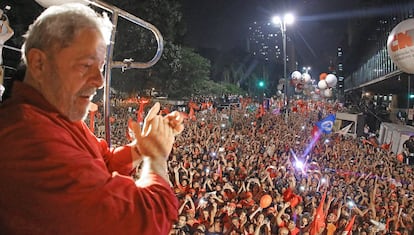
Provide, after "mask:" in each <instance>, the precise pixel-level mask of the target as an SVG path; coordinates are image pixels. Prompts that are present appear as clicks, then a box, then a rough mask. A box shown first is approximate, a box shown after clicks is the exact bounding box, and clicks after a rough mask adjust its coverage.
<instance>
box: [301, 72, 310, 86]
mask: <svg viewBox="0 0 414 235" xmlns="http://www.w3.org/2000/svg"><path fill="white" fill-rule="evenodd" d="M311 80H312V78H311V76H310V75H309V73H304V74H302V81H303V82H304V83H305V84H306V83H310V82H311Z"/></svg>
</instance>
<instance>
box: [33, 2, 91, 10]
mask: <svg viewBox="0 0 414 235" xmlns="http://www.w3.org/2000/svg"><path fill="white" fill-rule="evenodd" d="M35 1H36V2H37V3H39V4H40V5H41V6H42V7H44V8H48V7H50V6H56V5H62V4H65V3H75V2H76V3H82V4H84V5H87V4H89V2H88V1H86V0H35Z"/></svg>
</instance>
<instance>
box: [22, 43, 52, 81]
mask: <svg viewBox="0 0 414 235" xmlns="http://www.w3.org/2000/svg"><path fill="white" fill-rule="evenodd" d="M26 60H27V66H28V68H29V71H30V73H31V75H32V77H33V78H34V79H36V80H37V79H41V78H42V77H43V76H42V74H43V72H44V71H45V66H46V60H47V58H46V53H44V52H43V51H42V50H40V49H37V48H32V49H30V50H29V52H28V53H27V56H26Z"/></svg>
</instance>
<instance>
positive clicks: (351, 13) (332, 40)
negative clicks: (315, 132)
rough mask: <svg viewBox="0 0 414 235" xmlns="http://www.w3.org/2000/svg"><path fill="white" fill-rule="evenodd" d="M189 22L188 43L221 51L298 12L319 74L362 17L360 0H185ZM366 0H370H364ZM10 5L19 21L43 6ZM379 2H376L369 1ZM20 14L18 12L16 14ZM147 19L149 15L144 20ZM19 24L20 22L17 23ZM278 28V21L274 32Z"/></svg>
mask: <svg viewBox="0 0 414 235" xmlns="http://www.w3.org/2000/svg"><path fill="white" fill-rule="evenodd" d="M182 2H183V12H184V19H185V21H186V24H187V26H188V30H187V35H186V42H187V43H189V44H190V46H192V47H195V48H200V47H201V48H215V49H219V50H222V51H226V50H230V49H232V48H234V47H237V46H242V47H243V46H244V45H245V44H246V38H247V37H248V34H247V31H248V26H249V24H251V23H252V22H254V21H257V22H259V23H264V22H270V19H271V17H272V16H273V15H275V14H280V15H283V14H284V13H285V12H291V13H293V14H294V15H295V16H296V21H295V23H294V25H290V26H288V29H287V34H288V35H292V38H293V39H294V41H293V43H294V45H295V48H296V51H297V53H298V55H299V57H300V59H301V61H302V63H303V66H305V65H306V66H311V67H313V68H314V69H312V70H313V71H314V73H315V74H319V73H320V72H325V71H326V70H327V68H328V66H329V61H330V60H331V59H334V58H335V56H336V49H337V46H338V45H339V43H340V42H341V40H342V39H343V38H344V36H345V32H346V27H347V26H346V20H348V19H351V18H353V17H355V16H357V17H364V16H365V12H364V11H362V12H361V10H360V9H361V6H360V5H358V4H357V3H358V2H359V0H345V1H343V0H273V1H270V0H182ZM362 2H367V1H362ZM5 4H9V5H11V6H12V12H13V14H16V17H15V20H18V21H21V20H23V19H29V22H28V23H31V21H32V20H33V19H34V17H35V16H37V15H38V14H39V12H40V10H41V8H40V7H39V6H38V5H37V4H36V3H35V1H32V0H5V1H2V3H1V7H4V5H5ZM371 7H376V6H371ZM17 16H18V17H17ZM144 20H145V19H144ZM18 23H21V22H18ZM276 31H278V29H277V27H276V26H275V32H276Z"/></svg>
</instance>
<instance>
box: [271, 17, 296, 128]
mask: <svg viewBox="0 0 414 235" xmlns="http://www.w3.org/2000/svg"><path fill="white" fill-rule="evenodd" d="M293 21H294V17H293V15H292V14H289V13H288V14H286V15H285V16H284V17H283V19H282V18H280V17H279V16H274V17H273V18H272V22H273V23H274V24H276V25H279V27H280V31H281V32H282V40H283V77H284V78H285V106H286V113H285V122H286V123H287V122H288V117H289V98H288V94H287V91H288V85H289V79H288V78H287V68H286V66H287V64H286V63H287V56H286V25H287V24H292V23H293Z"/></svg>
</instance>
